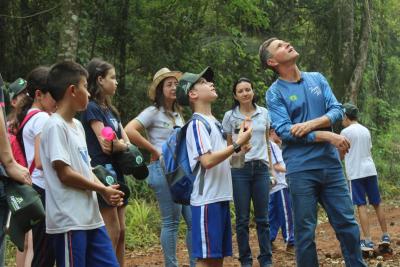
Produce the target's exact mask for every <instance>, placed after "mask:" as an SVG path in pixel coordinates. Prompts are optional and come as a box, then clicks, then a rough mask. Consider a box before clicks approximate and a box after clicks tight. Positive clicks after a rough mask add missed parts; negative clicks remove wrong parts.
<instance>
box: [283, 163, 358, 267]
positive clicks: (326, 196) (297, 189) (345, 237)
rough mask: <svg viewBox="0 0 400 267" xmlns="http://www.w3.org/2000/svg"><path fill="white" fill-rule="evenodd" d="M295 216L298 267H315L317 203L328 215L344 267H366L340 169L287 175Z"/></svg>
mask: <svg viewBox="0 0 400 267" xmlns="http://www.w3.org/2000/svg"><path fill="white" fill-rule="evenodd" d="M287 177H288V182H289V190H290V195H291V197H292V204H293V213H294V239H295V242H294V243H295V247H296V261H297V266H307V267H314V266H315V267H317V266H319V265H318V257H317V251H316V246H315V241H314V240H315V227H316V225H317V202H319V203H320V204H321V205H322V207H323V208H324V209H325V211H326V213H327V214H328V218H329V222H330V224H331V225H332V227H333V229H334V230H335V233H336V237H337V239H338V240H339V242H340V246H341V249H342V254H343V257H344V260H345V262H346V266H347V267H350V266H351V267H358V266H366V265H365V263H364V261H363V259H362V255H361V249H360V231H359V228H358V224H357V222H356V220H355V219H354V210H353V204H352V202H351V199H350V194H349V190H348V186H347V183H346V180H345V178H344V175H343V170H342V168H331V169H318V170H307V171H301V172H296V173H291V174H290V175H287Z"/></svg>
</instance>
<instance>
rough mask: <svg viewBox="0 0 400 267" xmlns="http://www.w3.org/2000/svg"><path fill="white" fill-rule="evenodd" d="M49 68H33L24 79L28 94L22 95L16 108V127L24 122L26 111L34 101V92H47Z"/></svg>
mask: <svg viewBox="0 0 400 267" xmlns="http://www.w3.org/2000/svg"><path fill="white" fill-rule="evenodd" d="M49 71H50V68H49V67H45V66H39V67H36V68H34V69H33V70H32V71H31V72H30V73H29V74H28V76H27V77H26V81H27V85H26V90H27V92H28V94H24V95H23V98H22V99H21V101H20V104H19V105H18V106H17V108H16V118H17V122H18V125H19V124H20V123H21V122H22V121H23V120H24V118H25V116H26V114H27V112H28V110H29V109H30V108H31V107H32V104H33V101H34V100H35V94H36V90H40V91H41V92H42V93H43V94H45V93H47V92H49V90H48V87H47V76H48V74H49Z"/></svg>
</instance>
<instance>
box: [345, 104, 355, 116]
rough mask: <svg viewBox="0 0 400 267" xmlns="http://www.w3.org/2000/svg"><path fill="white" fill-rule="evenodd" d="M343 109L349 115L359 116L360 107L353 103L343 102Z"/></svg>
mask: <svg viewBox="0 0 400 267" xmlns="http://www.w3.org/2000/svg"><path fill="white" fill-rule="evenodd" d="M343 109H344V113H345V114H346V115H349V116H351V117H354V118H357V117H358V108H357V107H356V106H355V105H353V104H351V103H345V104H343Z"/></svg>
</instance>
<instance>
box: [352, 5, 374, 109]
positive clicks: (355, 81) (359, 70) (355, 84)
mask: <svg viewBox="0 0 400 267" xmlns="http://www.w3.org/2000/svg"><path fill="white" fill-rule="evenodd" d="M368 2H369V1H368V0H364V10H363V19H362V26H361V27H362V32H361V38H360V44H359V46H358V58H357V62H356V65H355V67H354V70H353V73H352V75H351V78H350V82H349V85H348V88H347V97H346V98H347V99H348V100H350V101H351V102H353V103H354V104H356V103H357V97H358V92H359V91H360V85H361V81H362V77H363V73H364V70H365V67H366V65H367V58H368V43H369V38H370V31H371V21H370V15H369V14H370V12H369V3H368Z"/></svg>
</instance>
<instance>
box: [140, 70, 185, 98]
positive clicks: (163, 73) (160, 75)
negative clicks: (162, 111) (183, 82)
mask: <svg viewBox="0 0 400 267" xmlns="http://www.w3.org/2000/svg"><path fill="white" fill-rule="evenodd" d="M181 76H182V72H180V71H171V70H170V69H168V68H162V69H160V70H159V71H157V72H156V74H154V77H153V81H152V83H151V84H150V86H149V90H148V92H147V94H148V96H149V98H150V99H151V100H152V101H154V100H155V99H156V88H157V86H158V84H159V83H160V82H161V81H162V80H164V79H165V78H168V77H175V78H176V79H177V80H179V78H181Z"/></svg>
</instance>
